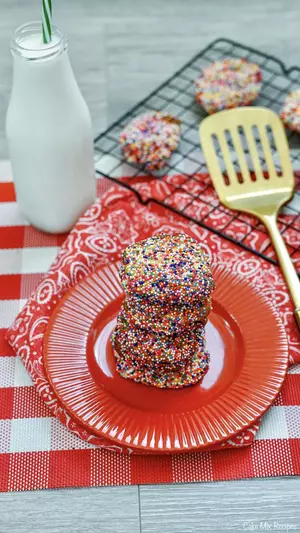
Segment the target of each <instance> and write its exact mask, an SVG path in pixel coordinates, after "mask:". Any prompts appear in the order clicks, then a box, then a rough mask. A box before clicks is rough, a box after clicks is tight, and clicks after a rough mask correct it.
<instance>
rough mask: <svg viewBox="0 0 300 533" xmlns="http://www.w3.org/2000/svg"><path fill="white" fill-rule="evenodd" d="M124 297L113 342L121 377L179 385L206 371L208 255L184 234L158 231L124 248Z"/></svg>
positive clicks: (158, 384) (195, 379)
mask: <svg viewBox="0 0 300 533" xmlns="http://www.w3.org/2000/svg"><path fill="white" fill-rule="evenodd" d="M120 278H121V283H122V286H123V289H124V291H125V296H126V297H125V300H124V302H123V304H122V307H121V311H120V313H119V315H118V318H117V326H116V329H115V331H114V333H113V337H112V342H113V347H114V349H115V357H116V361H117V370H118V371H119V373H120V374H121V376H123V377H124V378H129V379H133V380H134V381H137V382H140V383H144V384H148V385H152V386H154V387H160V388H163V387H168V388H181V387H184V386H186V385H192V384H193V383H197V382H198V381H199V380H200V379H201V378H202V377H203V376H204V374H205V372H206V370H207V368H208V364H209V354H208V352H207V351H206V349H205V334H204V327H205V324H206V322H207V320H208V314H209V312H210V310H211V294H212V291H213V290H214V281H213V277H212V273H211V268H210V263H209V259H208V257H207V255H206V254H205V253H204V252H203V250H202V248H201V246H200V244H198V243H197V241H195V240H194V239H192V238H191V237H188V236H187V235H185V234H183V233H182V234H181V233H180V234H177V235H173V236H171V235H167V234H160V235H157V236H155V237H151V238H149V239H146V240H144V241H141V242H139V243H137V244H134V245H132V246H129V247H128V248H126V249H125V250H124V252H123V264H122V267H121V270H120Z"/></svg>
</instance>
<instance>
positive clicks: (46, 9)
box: [43, 0, 52, 43]
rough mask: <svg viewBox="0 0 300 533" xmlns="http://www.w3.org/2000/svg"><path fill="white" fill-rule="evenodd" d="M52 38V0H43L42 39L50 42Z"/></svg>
mask: <svg viewBox="0 0 300 533" xmlns="http://www.w3.org/2000/svg"><path fill="white" fill-rule="evenodd" d="M51 38H52V0H43V41H44V43H50V42H51Z"/></svg>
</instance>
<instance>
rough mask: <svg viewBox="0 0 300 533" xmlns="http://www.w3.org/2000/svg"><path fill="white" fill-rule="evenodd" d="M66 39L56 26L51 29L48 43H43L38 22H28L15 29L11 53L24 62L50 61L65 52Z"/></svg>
mask: <svg viewBox="0 0 300 533" xmlns="http://www.w3.org/2000/svg"><path fill="white" fill-rule="evenodd" d="M67 47H68V45H67V37H66V35H64V34H62V33H61V32H60V31H59V30H58V29H57V28H56V26H53V28H52V38H51V41H50V42H49V43H44V42H43V37H42V26H41V23H40V22H29V23H28V24H24V25H23V26H20V27H19V28H17V30H16V31H15V33H14V36H13V39H12V41H11V52H12V54H13V56H14V57H15V58H19V59H22V60H23V61H24V62H29V63H40V62H46V61H51V60H53V58H55V57H58V56H59V55H60V54H62V53H64V52H65V51H66V50H67Z"/></svg>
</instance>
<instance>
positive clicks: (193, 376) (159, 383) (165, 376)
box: [117, 350, 209, 389]
mask: <svg viewBox="0 0 300 533" xmlns="http://www.w3.org/2000/svg"><path fill="white" fill-rule="evenodd" d="M208 364H209V354H208V352H207V351H206V350H205V351H204V352H199V353H198V354H195V355H194V356H193V357H192V358H191V359H189V361H188V362H187V364H186V366H185V367H184V368H180V369H179V370H167V371H166V370H165V369H163V370H157V369H149V368H145V367H139V368H136V367H135V366H133V365H132V363H131V361H128V360H126V359H124V358H122V357H118V358H117V369H118V371H119V372H120V374H121V376H122V377H124V378H126V379H133V380H134V381H137V382H138V383H143V384H145V385H152V386H153V387H158V388H170V389H180V388H182V387H186V386H187V385H194V384H195V383H197V382H198V381H199V380H200V379H201V378H202V377H203V376H204V375H205V373H206V371H207V369H208Z"/></svg>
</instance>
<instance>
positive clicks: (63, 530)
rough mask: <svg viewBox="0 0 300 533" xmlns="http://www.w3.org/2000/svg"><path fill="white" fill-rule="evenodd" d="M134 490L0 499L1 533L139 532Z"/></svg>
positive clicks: (31, 494)
mask: <svg viewBox="0 0 300 533" xmlns="http://www.w3.org/2000/svg"><path fill="white" fill-rule="evenodd" d="M138 508H139V502H138V488H137V487H106V488H103V489H102V488H93V489H80V490H78V489H72V490H51V491H50V490H46V491H38V492H23V493H8V494H1V496H0V532H1V533H8V532H9V533H35V532H37V533H83V532H86V533H139V532H140V521H139V509H138Z"/></svg>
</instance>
